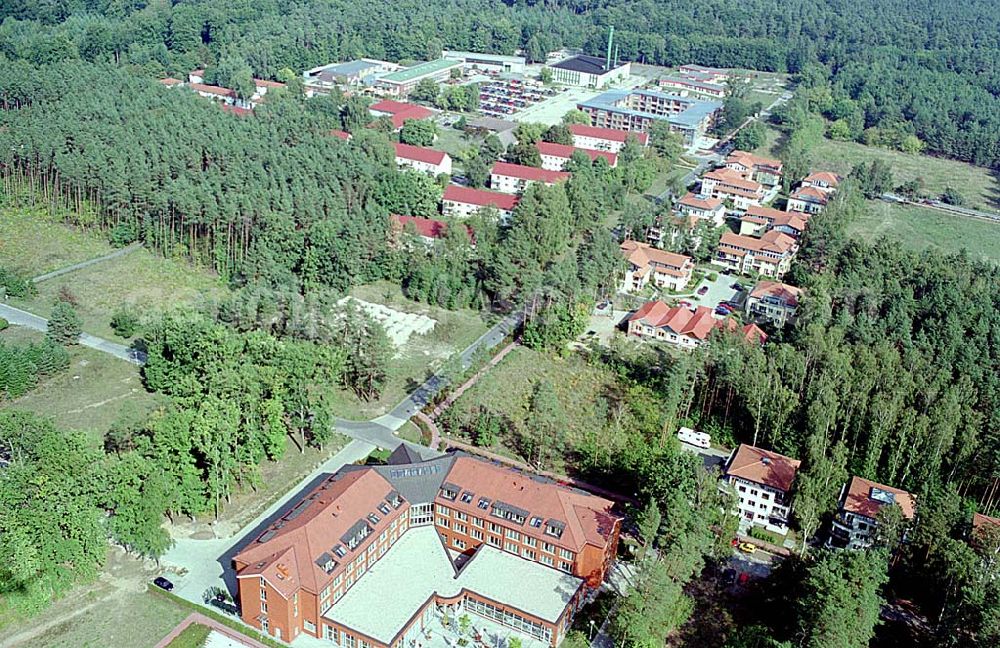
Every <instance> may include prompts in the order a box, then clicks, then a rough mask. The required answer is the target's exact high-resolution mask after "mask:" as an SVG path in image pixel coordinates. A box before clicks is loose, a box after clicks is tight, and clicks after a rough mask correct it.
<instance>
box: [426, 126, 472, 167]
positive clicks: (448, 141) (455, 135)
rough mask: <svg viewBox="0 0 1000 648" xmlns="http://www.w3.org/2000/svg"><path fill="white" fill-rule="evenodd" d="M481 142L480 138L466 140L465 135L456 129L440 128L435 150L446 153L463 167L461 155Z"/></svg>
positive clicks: (434, 146)
mask: <svg viewBox="0 0 1000 648" xmlns="http://www.w3.org/2000/svg"><path fill="white" fill-rule="evenodd" d="M481 141H482V140H480V139H478V138H470V139H466V137H465V134H464V133H462V132H461V131H458V130H455V129H454V128H439V129H438V137H437V139H436V140H435V141H434V145H433V148H436V149H437V150H439V151H444V152H446V153H447V154H448V155H450V156H451V159H452V160H453V161H454V162H455V163H456V164H459V165H461V160H462V156H461V154H462V153H463V152H464V151H466V150H468V149H469V148H470V147H472V146H478V144H479V143H480V142H481Z"/></svg>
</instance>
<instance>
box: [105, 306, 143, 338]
mask: <svg viewBox="0 0 1000 648" xmlns="http://www.w3.org/2000/svg"><path fill="white" fill-rule="evenodd" d="M138 328H139V315H138V314H137V313H136V312H135V311H134V310H133V309H132V307H131V306H130V305H128V304H122V305H121V306H119V307H118V308H117V309H116V310H115V312H114V313H113V314H112V315H111V329H112V330H113V331H114V332H115V333H116V334H117V335H118V336H120V337H123V338H130V337H132V336H133V335H135V332H136V330H138Z"/></svg>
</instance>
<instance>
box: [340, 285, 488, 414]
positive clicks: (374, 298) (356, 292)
mask: <svg viewBox="0 0 1000 648" xmlns="http://www.w3.org/2000/svg"><path fill="white" fill-rule="evenodd" d="M351 295H353V296H354V297H357V298H358V299H363V300H365V301H368V302H372V303H378V304H383V305H385V306H388V307H390V308H393V309H396V310H400V311H404V312H407V313H421V314H424V315H426V316H427V317H430V318H431V319H433V320H435V321H436V322H437V324H436V325H435V326H434V331H433V332H431V333H429V334H427V335H413V336H411V337H410V339H409V341H408V342H407V343H406V345H405V346H404V347H403V348H402V349H400V350H399V352H398V354H397V356H396V357H395V358H394V360H393V362H392V363H391V364H390V366H389V380H388V383H387V385H386V387H385V389H384V390H383V392H382V397H381V398H379V399H378V400H376V401H370V402H365V401H361V400H360V399H358V398H357V397H356V396H354V394H353V393H350V392H348V391H345V390H342V389H341V390H335V391H333V393H332V397H333V399H334V404H335V407H336V411H337V412H338V414H339V415H340V416H343V417H345V418H351V419H357V420H364V419H370V418H374V417H376V416H381V415H382V414H385V413H386V412H387V411H388V410H389V409H391V408H392V407H393V406H394V405H396V403H398V402H399V401H400V400H402V399H403V397H404V396H405V395H406V394H408V393H409V392H411V391H412V390H413V389H414V388H416V387H417V386H419V385H420V384H421V383H423V381H424V380H426V379H427V378H428V377H430V376H431V375H432V374H433V373H434V372H435V371H436V370H438V369H440V368H441V366H442V365H443V364H444V363H445V362H446V361H447V360H448V358H449V357H451V356H452V355H454V354H456V353H459V352H461V351H463V350H464V349H465V348H466V347H467V346H469V345H470V344H472V343H473V342H475V341H476V339H478V338H479V336H481V335H482V334H483V333H485V332H486V331H487V329H488V328H489V326H490V323H491V322H490V320H491V318H490V317H489V316H488V315H486V314H484V313H479V312H476V311H472V310H467V309H465V310H457V311H449V310H445V309H443V308H438V307H437V306H429V305H427V304H420V303H417V302H414V301H411V300H409V299H406V298H405V297H404V296H403V294H402V292H401V291H400V288H399V286H397V285H395V284H392V283H389V282H387V281H382V282H377V283H373V284H368V285H365V286H358V287H356V288H354V289H352V290H351Z"/></svg>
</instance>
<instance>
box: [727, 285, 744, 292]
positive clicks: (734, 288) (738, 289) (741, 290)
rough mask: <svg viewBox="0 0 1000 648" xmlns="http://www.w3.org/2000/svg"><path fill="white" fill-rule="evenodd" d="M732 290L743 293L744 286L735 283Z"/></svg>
mask: <svg viewBox="0 0 1000 648" xmlns="http://www.w3.org/2000/svg"><path fill="white" fill-rule="evenodd" d="M730 288H732V289H733V290H735V291H736V292H743V286H742V285H740V284H739V283H734V284H733V285H732V286H730Z"/></svg>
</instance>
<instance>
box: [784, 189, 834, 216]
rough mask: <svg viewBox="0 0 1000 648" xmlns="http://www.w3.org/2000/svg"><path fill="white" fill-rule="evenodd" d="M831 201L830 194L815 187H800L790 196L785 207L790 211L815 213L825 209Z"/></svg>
mask: <svg viewBox="0 0 1000 648" xmlns="http://www.w3.org/2000/svg"><path fill="white" fill-rule="evenodd" d="M828 202H830V194H829V193H828V192H825V191H822V190H820V189H817V188H815V187H799V188H798V189H796V190H795V191H793V192H792V193H791V195H790V196H788V202H787V203H786V204H785V209H786V210H788V211H790V212H799V213H801V214H807V215H810V216H811V215H813V214H818V213H820V212H821V211H823V208H824V207H826V205H827V203H828Z"/></svg>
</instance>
